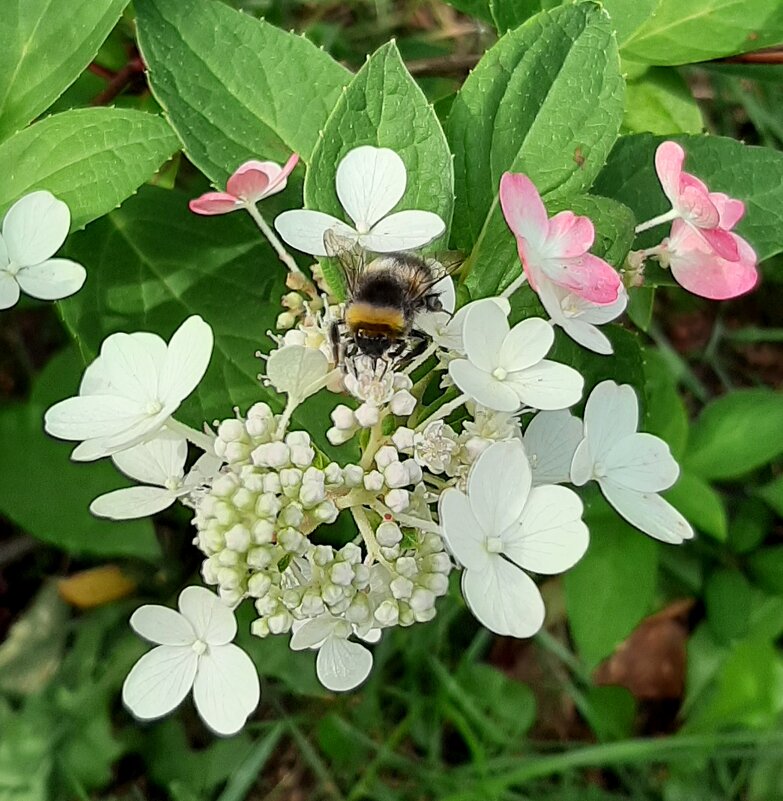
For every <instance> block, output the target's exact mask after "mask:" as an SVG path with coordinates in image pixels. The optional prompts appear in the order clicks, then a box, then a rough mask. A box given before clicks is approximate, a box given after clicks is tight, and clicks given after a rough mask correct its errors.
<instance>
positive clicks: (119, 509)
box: [90, 435, 221, 520]
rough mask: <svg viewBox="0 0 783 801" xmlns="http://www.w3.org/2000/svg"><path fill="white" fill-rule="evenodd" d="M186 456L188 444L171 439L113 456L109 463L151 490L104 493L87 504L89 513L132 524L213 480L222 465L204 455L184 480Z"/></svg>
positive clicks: (154, 442) (165, 436)
mask: <svg viewBox="0 0 783 801" xmlns="http://www.w3.org/2000/svg"><path fill="white" fill-rule="evenodd" d="M187 456H188V443H187V441H186V440H184V439H181V438H178V437H176V436H173V435H171V436H167V435H163V436H160V437H156V438H155V439H152V440H150V441H149V442H142V443H140V444H139V445H134V446H133V447H132V448H128V449H127V450H124V451H120V453H115V454H114V456H112V461H113V462H114V464H115V465H116V466H117V467H118V468H119V469H120V470H122V472H123V473H125V475H126V476H128V477H129V478H132V479H134V480H135V481H138V482H140V483H142V484H151V485H153V486H145V487H125V488H124V489H118V490H114V492H107V493H106V494H105V495H101V496H99V497H98V498H96V499H95V500H94V501H93V502H92V503H91V504H90V511H91V512H92V513H93V514H94V515H97V516H98V517H109V518H111V519H112V520H131V519H133V518H137V517H146V516H147V515H154V514H155V513H156V512H162V511H163V510H164V509H168V507H169V506H171V504H173V503H174V501H176V500H177V498H182V497H183V496H185V495H188V494H189V493H191V492H193V490H195V489H197V488H198V487H200V486H202V485H203V484H204V483H205V482H206V481H208V480H209V479H210V478H212V477H213V476H214V475H215V474H216V473H217V471H218V469H219V467H220V465H221V459H219V458H218V457H217V456H212V455H211V454H208V453H205V454H204V455H203V456H202V457H201V458H200V459H199V460H198V461H197V462H196V463H195V464H194V465H193V467H192V468H191V469H190V471H189V472H188V474H187V476H186V475H185V460H186V459H187Z"/></svg>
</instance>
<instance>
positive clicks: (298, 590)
mask: <svg viewBox="0 0 783 801" xmlns="http://www.w3.org/2000/svg"><path fill="white" fill-rule="evenodd" d="M303 595H304V590H303V588H302V587H289V588H288V589H287V590H285V591H284V592H283V595H282V597H281V599H280V600H281V601H282V602H283V606H286V607H288V609H296V607H297V606H299V604H300V603H302V596H303Z"/></svg>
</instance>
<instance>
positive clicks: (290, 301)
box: [282, 292, 304, 311]
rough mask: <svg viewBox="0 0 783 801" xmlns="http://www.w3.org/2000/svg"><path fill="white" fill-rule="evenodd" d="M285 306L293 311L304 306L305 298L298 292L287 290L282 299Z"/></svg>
mask: <svg viewBox="0 0 783 801" xmlns="http://www.w3.org/2000/svg"><path fill="white" fill-rule="evenodd" d="M282 303H283V306H285V307H286V309H290V310H291V311H298V310H299V309H303V308H304V298H303V297H302V296H301V295H300V294H299V293H298V292H286V293H285V295H283V299H282Z"/></svg>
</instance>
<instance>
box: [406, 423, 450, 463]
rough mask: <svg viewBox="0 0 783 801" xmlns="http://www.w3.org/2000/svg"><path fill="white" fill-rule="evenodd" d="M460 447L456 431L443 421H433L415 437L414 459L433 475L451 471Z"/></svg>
mask: <svg viewBox="0 0 783 801" xmlns="http://www.w3.org/2000/svg"><path fill="white" fill-rule="evenodd" d="M459 447H460V446H459V442H458V441H457V435H456V433H455V432H454V429H452V428H451V426H449V425H447V424H446V423H444V422H443V420H433V421H432V422H431V423H428V424H427V425H426V426H425V427H424V430H423V431H417V432H416V433H414V435H413V458H414V459H415V460H416V461H417V462H418V463H419V464H420V465H422V466H423V467H426V468H428V469H429V470H431V471H432V472H433V473H445V472H448V471H450V470H451V469H452V467H453V464H454V460H455V459H456V457H457V452H458V451H459Z"/></svg>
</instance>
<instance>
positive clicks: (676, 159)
mask: <svg viewBox="0 0 783 801" xmlns="http://www.w3.org/2000/svg"><path fill="white" fill-rule="evenodd" d="M684 161H685V151H684V150H683V149H682V148H681V147H680V146H679V145H678V144H677V143H676V142H662V143H661V144H660V145H658V149H657V150H656V151H655V171H656V172H657V173H658V180H659V181H660V182H661V186H662V187H663V191H664V193H665V194H666V197H667V198H669V200H670V201H671V204H672V206H676V205H677V202H678V198H679V194H680V177H681V176H682V163H683V162H684Z"/></svg>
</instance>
